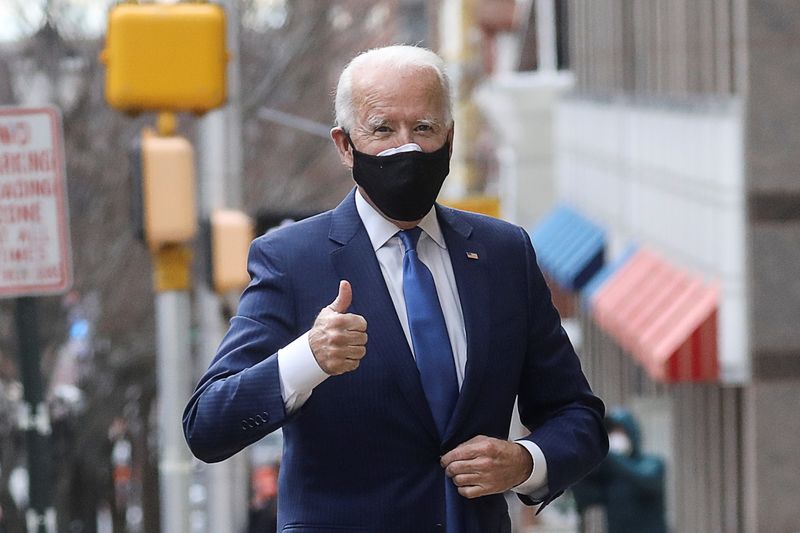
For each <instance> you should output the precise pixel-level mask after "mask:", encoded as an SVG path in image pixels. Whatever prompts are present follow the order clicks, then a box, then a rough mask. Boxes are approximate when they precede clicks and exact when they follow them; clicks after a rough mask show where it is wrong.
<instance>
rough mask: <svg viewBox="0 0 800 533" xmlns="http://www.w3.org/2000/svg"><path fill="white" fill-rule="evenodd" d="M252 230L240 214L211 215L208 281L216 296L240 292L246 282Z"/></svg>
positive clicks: (223, 211)
mask: <svg viewBox="0 0 800 533" xmlns="http://www.w3.org/2000/svg"><path fill="white" fill-rule="evenodd" d="M254 228H255V224H254V223H253V220H252V219H251V218H250V217H249V216H247V215H246V214H244V213H242V212H241V211H235V210H230V209H216V210H214V211H213V212H212V213H211V220H210V231H211V281H212V285H213V287H214V290H215V291H216V292H218V293H225V292H228V291H230V290H241V289H243V288H244V287H245V286H246V285H247V283H248V282H249V281H250V276H249V275H248V274H247V254H248V251H249V249H250V242H251V241H252V240H253V237H254V235H253V233H254Z"/></svg>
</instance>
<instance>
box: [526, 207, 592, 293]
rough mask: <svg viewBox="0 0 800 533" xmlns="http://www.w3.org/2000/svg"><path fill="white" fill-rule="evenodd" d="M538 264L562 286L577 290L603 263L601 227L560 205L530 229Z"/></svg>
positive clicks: (549, 276) (550, 277)
mask: <svg viewBox="0 0 800 533" xmlns="http://www.w3.org/2000/svg"><path fill="white" fill-rule="evenodd" d="M531 238H532V241H533V246H534V248H535V249H536V255H537V258H538V262H539V266H540V267H541V269H542V270H543V271H544V273H545V274H546V275H547V277H548V278H549V279H551V280H553V281H555V282H556V283H557V284H558V285H560V286H561V287H562V288H564V289H567V290H569V291H573V292H578V291H580V290H581V288H582V287H583V286H584V285H585V284H586V283H587V282H588V281H589V280H590V279H591V278H592V277H593V276H594V275H595V274H596V273H597V271H598V270H599V269H600V267H602V265H603V255H604V253H605V248H606V237H605V231H603V228H601V227H600V226H598V225H597V224H595V223H593V222H591V221H590V220H589V219H587V218H585V217H584V216H582V215H581V214H579V213H578V212H577V211H575V210H573V209H571V208H569V207H567V206H565V205H561V206H558V207H556V208H555V209H554V210H553V211H552V212H550V214H548V215H547V216H546V217H545V218H544V219H543V220H542V221H541V222H540V223H539V225H538V226H536V228H534V230H533V231H532V232H531Z"/></svg>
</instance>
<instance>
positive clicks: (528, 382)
mask: <svg viewBox="0 0 800 533" xmlns="http://www.w3.org/2000/svg"><path fill="white" fill-rule="evenodd" d="M336 120H337V126H336V127H335V128H333V130H331V137H332V138H333V141H334V143H335V145H336V148H337V150H338V152H339V156H340V158H341V160H342V162H343V164H345V165H346V166H348V167H350V168H352V171H353V177H354V179H355V181H356V184H357V188H356V189H354V190H353V191H351V193H350V194H349V195H348V196H347V197H346V198H345V199H344V201H343V202H342V203H341V204H340V205H339V206H338V207H337V208H335V209H334V210H333V211H330V212H327V213H323V214H322V215H319V216H316V217H313V218H310V219H307V220H304V221H302V222H298V223H296V224H293V225H291V226H289V227H286V228H283V229H281V230H278V231H274V232H272V233H270V234H268V235H265V236H263V237H261V238H259V239H256V241H254V243H253V245H252V248H251V251H250V258H249V269H250V274H251V277H252V281H251V283H250V285H249V286H248V288H247V289H246V290H245V291H244V294H243V295H242V299H241V302H240V304H239V309H238V314H237V316H235V317H234V318H233V319H232V321H231V327H230V330H229V331H228V334H227V335H226V337H225V339H224V340H223V342H222V344H221V346H220V349H219V353H218V354H217V356H216V358H215V359H214V361H213V362H212V364H211V366H210V367H209V369H208V371H207V372H206V374H205V375H204V376H203V378H202V379H201V381H200V383H199V385H198V387H197V390H196V391H195V393H194V395H193V396H192V398H191V400H190V401H189V405H188V406H187V408H186V412H185V414H184V430H185V433H186V437H187V441H188V442H189V445H190V447H191V448H192V451H193V452H194V453H195V455H197V456H198V457H199V458H201V459H203V460H205V461H220V460H223V459H225V458H227V457H229V456H231V455H232V454H234V453H236V452H238V451H239V450H241V449H242V448H244V447H245V446H247V445H249V444H251V443H253V442H255V441H257V440H259V439H260V438H262V437H263V436H264V435H266V434H268V433H269V432H271V431H274V430H275V429H277V428H279V427H282V428H283V435H284V456H283V460H282V466H281V474H280V488H279V495H280V496H279V501H278V522H279V530H281V531H292V532H306V531H307V532H311V531H314V532H320V531H368V532H375V533H383V532H427V531H447V532H448V533H464V532H474V533H487V532H500V531H503V532H505V531H510V522H509V517H508V510H507V506H506V502H505V499H504V498H503V496H502V493H503V492H504V491H507V490H509V489H514V490H516V491H517V492H518V493H519V494H520V497H521V498H522V499H523V500H524V501H525V502H527V503H529V504H532V503H534V502H543V503H547V502H549V501H550V500H552V499H553V498H555V497H556V496H558V495H559V494H560V493H561V492H562V491H563V490H564V489H565V488H567V486H569V485H570V484H572V483H574V482H575V481H577V480H578V479H580V478H581V477H582V476H583V475H584V474H586V473H587V472H589V471H590V470H591V469H592V468H593V467H594V466H596V465H597V464H598V463H599V462H600V461H601V459H602V458H603V457H604V456H605V453H606V449H607V441H606V435H605V431H604V429H603V425H602V420H603V411H604V409H603V404H602V402H601V401H600V400H599V399H598V398H596V397H595V396H593V395H592V393H591V390H590V389H589V386H588V385H587V383H586V380H585V378H584V376H583V374H582V373H581V370H580V364H579V362H578V359H577V357H576V355H575V353H574V351H573V349H572V346H571V345H570V343H569V340H568V339H567V337H566V335H565V333H564V331H563V329H562V328H561V325H560V320H559V317H558V314H557V312H556V311H555V309H554V308H553V306H552V304H551V302H550V296H549V292H548V290H547V288H546V286H545V284H544V281H543V279H542V275H541V273H540V271H539V269H538V267H537V265H536V259H535V256H534V253H533V249H532V247H531V244H530V240H529V239H528V236H527V234H526V233H525V232H524V231H523V230H522V229H520V228H518V227H516V226H512V225H510V224H507V223H504V222H501V221H498V220H495V219H491V218H488V217H483V216H480V215H475V214H469V213H464V212H460V211H455V210H452V209H447V208H444V207H442V206H439V205H436V206H434V201H435V199H436V196H437V194H438V192H439V189H440V188H441V185H442V182H443V180H444V178H445V176H446V175H447V173H448V170H449V159H450V153H451V147H452V141H453V132H454V129H453V121H452V112H451V104H450V92H449V82H448V80H447V77H446V75H445V73H444V68H443V63H442V60H441V59H440V58H439V57H438V56H437V55H436V54H434V53H433V52H430V51H428V50H424V49H421V48H415V47H409V46H394V47H387V48H381V49H377V50H372V51H370V52H367V53H365V54H362V55H360V56H358V57H357V58H355V59H354V60H353V61H352V62H351V63H350V64H349V65H348V66H347V68H345V70H344V71H343V72H342V75H341V77H340V80H339V85H338V88H337V94H336ZM517 398H518V401H519V410H520V415H521V419H522V421H523V423H524V424H525V425H526V426H527V427H528V428H530V429H531V430H532V433H531V434H530V435H529V436H527V437H526V438H525V439H523V440H521V441H519V442H509V441H508V440H507V438H508V429H509V422H510V419H511V413H512V410H513V407H514V402H515V400H517Z"/></svg>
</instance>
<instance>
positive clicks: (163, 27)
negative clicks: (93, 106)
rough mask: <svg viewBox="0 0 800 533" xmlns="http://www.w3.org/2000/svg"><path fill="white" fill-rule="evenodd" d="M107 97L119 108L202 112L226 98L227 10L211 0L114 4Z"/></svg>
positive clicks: (105, 54) (107, 50)
mask: <svg viewBox="0 0 800 533" xmlns="http://www.w3.org/2000/svg"><path fill="white" fill-rule="evenodd" d="M100 60H101V61H102V62H103V63H104V64H105V65H106V67H107V72H106V90H105V93H106V101H107V102H108V104H109V105H110V106H111V107H113V108H115V109H118V110H121V111H128V112H131V111H132V112H137V111H172V112H177V111H193V112H197V113H202V112H204V111H208V110H209V109H213V108H215V107H219V106H220V105H222V104H223V103H224V101H225V86H226V83H225V70H226V64H227V61H228V53H227V51H226V49H225V12H224V11H223V9H222V7H220V6H218V5H216V4H211V3H178V4H137V3H123V4H118V5H116V6H114V7H113V8H112V9H111V11H110V13H109V19H108V33H107V37H106V47H105V49H104V50H103V51H102V53H101V54H100Z"/></svg>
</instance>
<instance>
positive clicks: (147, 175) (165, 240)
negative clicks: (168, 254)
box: [141, 129, 197, 250]
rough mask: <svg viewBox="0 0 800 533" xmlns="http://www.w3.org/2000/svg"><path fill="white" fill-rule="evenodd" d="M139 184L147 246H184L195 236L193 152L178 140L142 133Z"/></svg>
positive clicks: (172, 137) (178, 138) (184, 140)
mask: <svg viewBox="0 0 800 533" xmlns="http://www.w3.org/2000/svg"><path fill="white" fill-rule="evenodd" d="M141 180H142V184H141V185H142V188H141V191H142V209H143V217H142V218H143V220H142V222H143V224H142V225H143V229H144V237H145V239H146V241H147V244H148V246H149V247H150V248H151V249H153V250H156V249H159V248H161V247H163V246H166V245H170V244H177V243H185V242H187V241H190V240H192V239H193V238H194V236H195V234H196V233H197V214H196V210H195V176H194V151H193V149H192V145H191V143H189V141H187V140H186V139H185V138H183V137H180V136H169V137H161V136H158V135H156V134H155V133H153V132H152V131H150V130H147V129H146V130H144V131H143V132H142V139H141Z"/></svg>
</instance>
